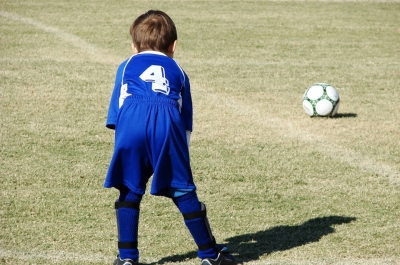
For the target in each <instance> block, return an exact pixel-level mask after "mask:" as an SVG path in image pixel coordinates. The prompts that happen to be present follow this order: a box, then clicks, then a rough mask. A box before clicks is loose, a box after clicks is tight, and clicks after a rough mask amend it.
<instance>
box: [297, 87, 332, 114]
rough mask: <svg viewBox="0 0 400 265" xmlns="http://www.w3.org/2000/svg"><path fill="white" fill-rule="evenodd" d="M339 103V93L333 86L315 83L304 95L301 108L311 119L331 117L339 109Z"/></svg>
mask: <svg viewBox="0 0 400 265" xmlns="http://www.w3.org/2000/svg"><path fill="white" fill-rule="evenodd" d="M339 101H340V98H339V93H338V92H337V91H336V89H335V88H334V87H333V86H331V85H329V84H325V83H317V84H314V85H312V86H310V87H309V88H308V89H307V90H306V92H305V93H304V95H303V108H304V111H305V112H306V113H307V114H308V115H310V116H311V117H318V116H319V117H326V116H330V117H332V116H335V115H336V113H337V111H338V109H339Z"/></svg>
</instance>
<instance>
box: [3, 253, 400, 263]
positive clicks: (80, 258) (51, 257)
mask: <svg viewBox="0 0 400 265" xmlns="http://www.w3.org/2000/svg"><path fill="white" fill-rule="evenodd" d="M0 257H1V258H3V259H13V260H21V261H25V262H28V263H29V261H32V260H35V259H36V261H35V264H37V263H36V262H37V259H44V260H46V261H47V262H46V264H49V263H48V262H50V264H61V263H63V262H66V261H69V262H74V263H76V264H84V263H86V262H87V263H101V264H110V262H112V260H113V258H114V257H110V256H105V255H103V254H93V253H86V254H77V253H71V252H63V251H61V252H29V251H10V250H2V249H0ZM157 261H158V259H155V258H153V259H149V258H146V259H144V260H141V262H145V263H150V264H157ZM6 262H7V261H6ZM198 262H199V261H198V260H197V259H193V260H189V261H182V262H171V263H169V264H185V265H189V264H198ZM28 263H27V264H28ZM6 264H7V263H6ZM29 264H30V263H29ZM246 264H247V265H278V264H279V265H328V264H329V265H376V264H379V265H400V261H399V260H398V259H395V258H386V259H348V258H347V259H337V260H334V261H333V260H297V261H293V260H274V259H271V260H263V261H251V262H247V263H246Z"/></svg>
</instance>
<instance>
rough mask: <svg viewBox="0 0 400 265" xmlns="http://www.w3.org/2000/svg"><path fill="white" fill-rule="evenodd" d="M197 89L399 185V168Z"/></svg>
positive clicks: (214, 101)
mask: <svg viewBox="0 0 400 265" xmlns="http://www.w3.org/2000/svg"><path fill="white" fill-rule="evenodd" d="M197 92H199V93H202V94H203V95H206V96H207V97H209V102H211V103H212V104H215V105H221V104H223V105H225V106H226V107H227V108H229V109H230V110H231V112H232V113H235V114H236V115H238V116H243V115H245V116H246V118H248V119H250V120H252V121H253V122H256V123H258V124H259V125H261V126H264V127H266V128H269V129H273V130H275V131H277V133H279V134H281V135H284V136H285V137H290V138H293V139H297V140H300V141H302V142H307V143H310V144H313V146H314V148H315V149H316V150H317V151H319V152H321V153H323V154H326V155H328V156H330V157H331V158H332V159H333V160H336V161H337V160H339V161H341V162H346V163H348V164H349V165H351V166H353V167H358V168H359V169H360V170H362V171H364V172H368V173H372V174H378V175H379V176H384V177H387V178H388V180H389V181H390V182H391V183H393V184H396V185H399V186H400V174H399V172H398V171H397V170H396V169H394V168H392V167H390V166H389V165H386V164H383V163H378V162H377V161H374V160H372V159H370V158H368V157H365V156H362V155H360V154H358V153H356V152H354V151H352V150H350V149H348V148H345V147H343V146H339V145H334V144H331V143H329V142H328V141H327V140H326V139H325V138H324V137H322V136H319V135H315V134H312V133H310V132H309V131H305V130H302V129H301V128H299V127H298V126H296V125H293V124H291V123H290V122H288V121H287V120H283V119H279V118H275V117H268V116H266V115H265V113H261V111H260V110H259V109H257V108H254V107H252V106H248V105H246V104H244V103H243V102H240V101H237V100H235V99H233V98H230V97H229V96H228V95H224V96H223V97H221V96H219V95H218V94H217V93H208V92H207V90H206V89H200V90H197ZM326 150H329V152H326Z"/></svg>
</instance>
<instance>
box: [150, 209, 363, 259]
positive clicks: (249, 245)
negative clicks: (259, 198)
mask: <svg viewBox="0 0 400 265" xmlns="http://www.w3.org/2000/svg"><path fill="white" fill-rule="evenodd" d="M355 220H356V218H355V217H345V216H327V217H318V218H313V219H310V220H308V221H306V222H304V223H302V224H300V225H294V226H289V225H281V226H275V227H272V228H270V229H267V230H264V231H258V232H256V233H250V234H244V235H240V236H234V237H231V238H228V239H226V241H227V242H228V244H227V245H228V248H229V249H230V250H231V251H233V255H234V256H236V258H237V259H238V261H240V262H249V261H253V260H258V259H259V258H260V256H263V255H269V254H271V253H273V252H276V251H284V250H288V249H291V248H295V247H299V246H302V245H305V244H309V243H312V242H318V241H319V240H320V239H321V238H322V237H323V236H326V235H328V234H331V233H334V232H335V229H334V228H333V227H332V226H333V225H340V224H345V223H350V222H352V221H355ZM235 253H237V255H235ZM196 255H197V252H196V251H191V252H188V253H185V254H182V255H173V256H170V257H166V258H163V259H161V260H159V261H158V262H156V263H152V264H165V263H169V262H182V261H185V260H188V259H194V258H196Z"/></svg>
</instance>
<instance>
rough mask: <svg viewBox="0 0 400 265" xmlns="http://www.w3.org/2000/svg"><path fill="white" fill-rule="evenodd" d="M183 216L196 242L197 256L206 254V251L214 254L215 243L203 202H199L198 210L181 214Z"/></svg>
mask: <svg viewBox="0 0 400 265" xmlns="http://www.w3.org/2000/svg"><path fill="white" fill-rule="evenodd" d="M183 218H184V221H185V224H186V226H187V227H188V229H189V231H190V233H191V234H192V236H193V238H194V240H195V242H196V244H197V247H198V249H199V256H203V257H200V258H205V257H204V255H207V256H208V254H207V253H209V254H210V255H211V256H214V255H215V247H216V243H215V238H214V236H213V234H212V231H211V227H210V224H209V222H208V218H207V210H206V206H205V204H204V203H202V202H200V211H197V212H193V213H187V214H183ZM202 254H203V255H202Z"/></svg>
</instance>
